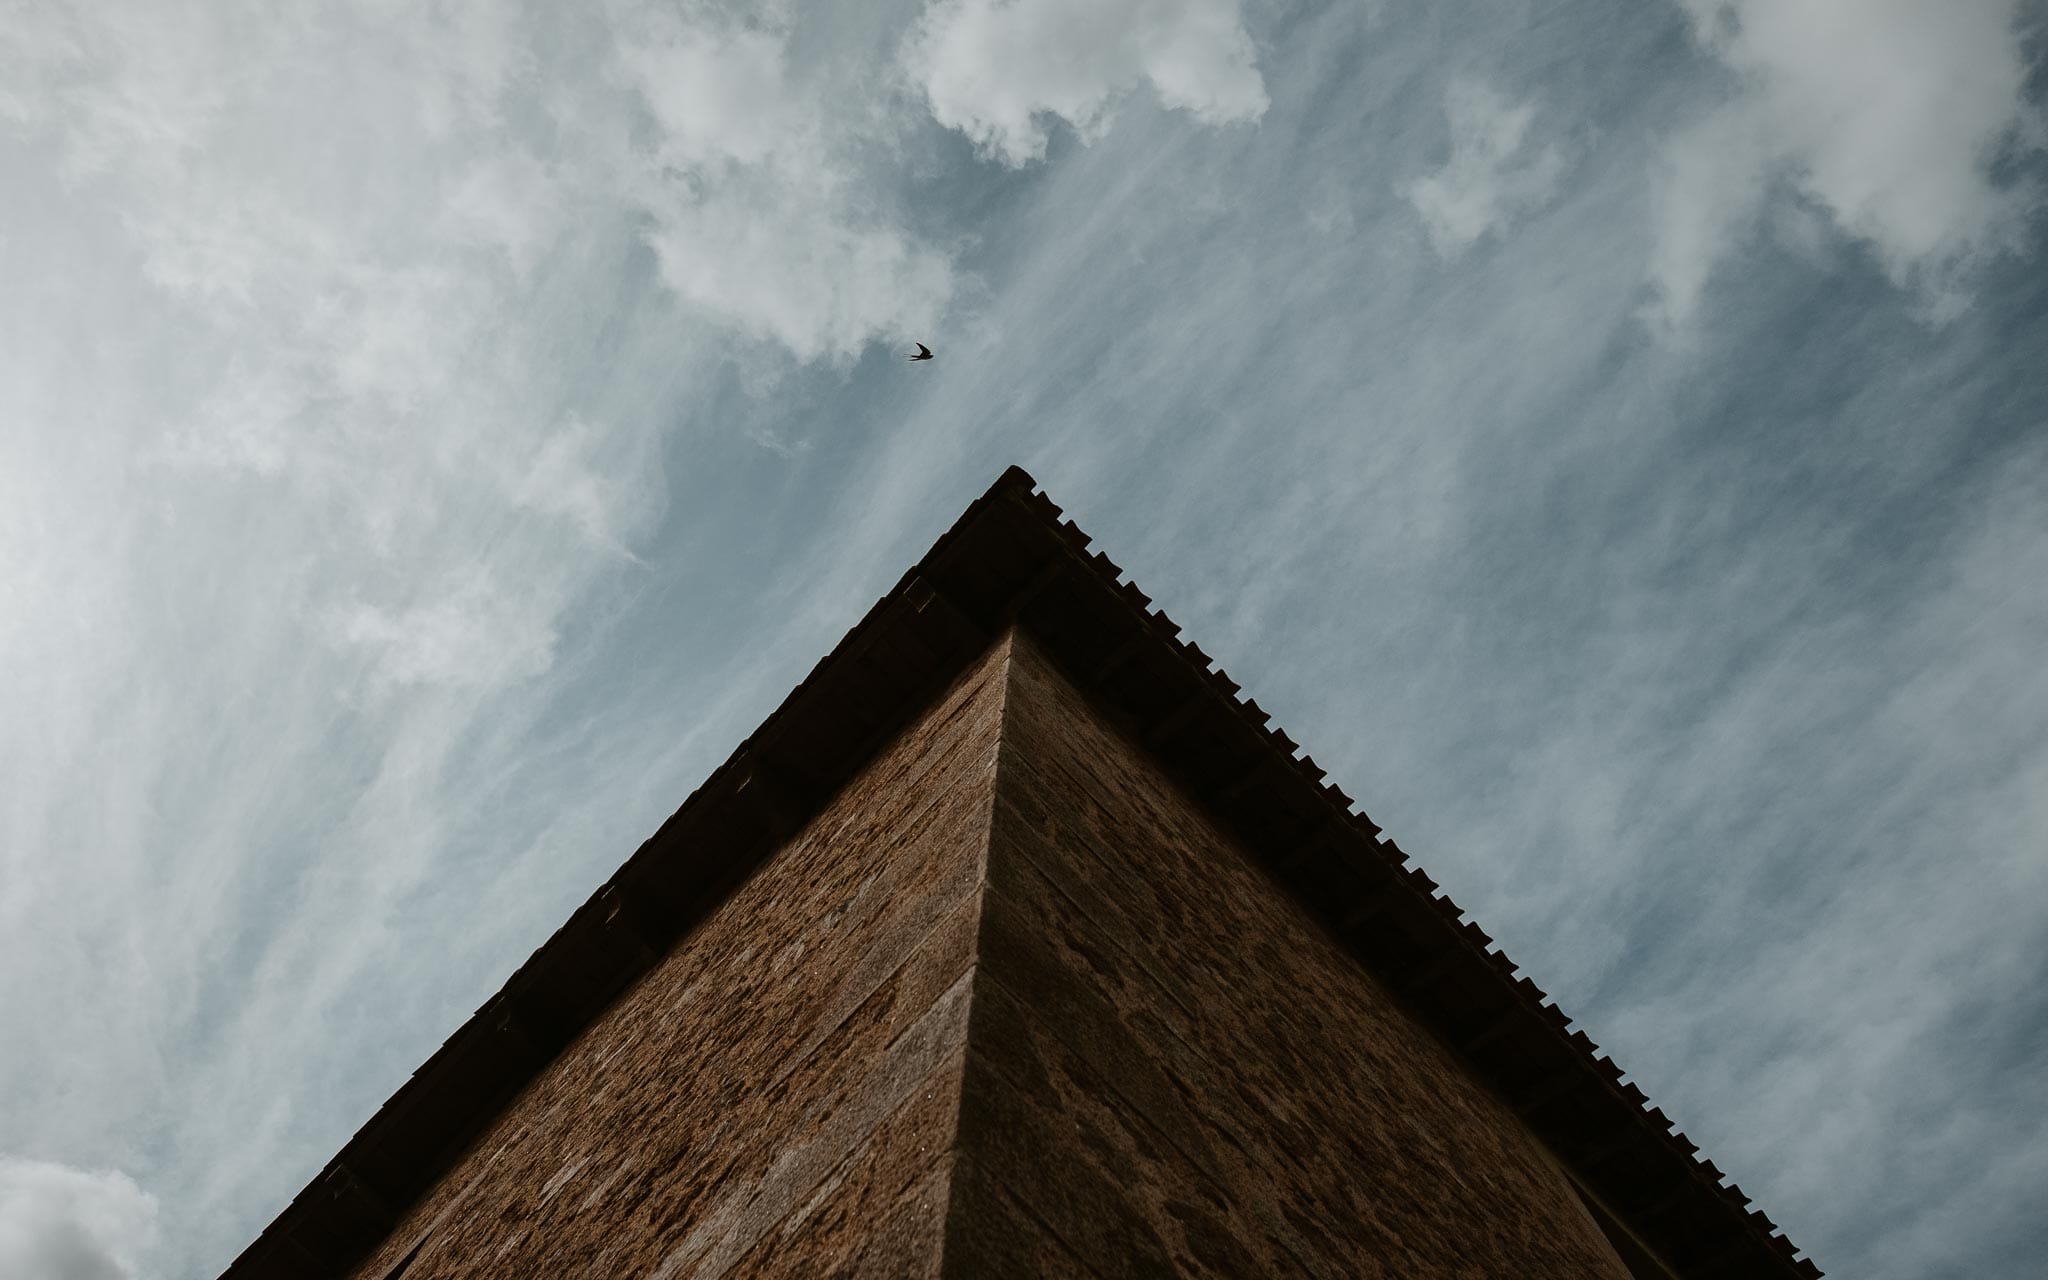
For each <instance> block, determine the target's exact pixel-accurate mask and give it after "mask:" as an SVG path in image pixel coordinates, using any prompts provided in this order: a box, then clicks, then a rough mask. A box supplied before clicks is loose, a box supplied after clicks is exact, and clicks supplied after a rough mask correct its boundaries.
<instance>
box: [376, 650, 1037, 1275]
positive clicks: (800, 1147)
mask: <svg viewBox="0 0 2048 1280" xmlns="http://www.w3.org/2000/svg"><path fill="white" fill-rule="evenodd" d="M1003 656H1004V655H1003V652H1002V651H1001V650H1000V649H999V650H998V651H997V652H995V653H992V654H991V655H989V657H988V658H987V659H986V660H984V661H983V662H981V663H980V664H979V665H978V666H977V667H976V668H975V669H973V670H971V671H970V672H969V673H968V674H967V676H965V677H964V678H963V679H962V680H961V681H960V682H959V683H958V684H956V685H955V687H954V688H953V689H952V690H951V691H950V692H949V693H948V694H947V695H945V696H944V697H943V698H941V699H940V701H939V703H938V704H937V705H936V706H935V707H934V708H932V709H931V710H930V711H929V712H927V713H926V714H925V715H924V716H923V717H922V718H921V719H920V720H919V721H918V722H917V723H916V724H914V725H913V726H912V727H911V728H910V729H909V730H908V731H907V732H906V733H905V734H904V736H903V737H902V738H900V739H899V740H898V741H897V742H896V743H895V744H894V745H893V746H891V747H889V748H888V749H887V750H885V751H884V753H883V754H882V756H881V757H880V758H879V759H877V760H876V761H875V762H874V763H873V764H872V765H871V766H870V767H869V768H868V769H866V770H865V771H864V772H863V773H862V774H861V775H860V776H859V777H858V778H857V779H856V780H855V781H854V782H853V783H852V784H851V785H850V786H849V787H848V788H847V789H846V790H845V791H844V792H842V793H841V795H840V796H839V797H838V798H837V799H835V800H834V801H833V802H832V803H831V804H829V805H828V806H827V807H826V808H825V810H824V811H823V812H822V813H820V814H819V815H818V816H817V817H816V818H815V819H813V820H812V821H811V822H810V823H808V824H807V826H806V827H805V829H804V830H803V832H801V833H800V834H799V835H798V836H797V837H796V838H795V839H794V840H793V841H792V842H791V843H790V845H789V846H788V847H786V848H784V849H783V850H781V851H780V852H778V853H777V854H776V855H775V857H774V858H772V859H771V860H770V861H769V862H768V864H767V865H766V866H765V867H763V868H762V870H761V871H759V872H758V873H757V874H756V875H755V876H754V877H753V878H752V879H751V880H749V881H748V882H747V883H746V884H745V885H743V886H742V887H741V888H740V889H739V891H738V892H737V893H736V894H735V895H734V896H733V897H732V898H731V899H730V900H729V901H728V902H726V903H725V904H724V905H723V906H721V907H720V908H719V910H718V911H717V912H715V913H714V914H713V916H712V917H711V918H710V919H709V920H708V921H706V922H705V923H704V925H702V926H701V927H700V928H699V929H698V930H696V931H695V932H694V933H693V934H691V935H690V936H689V937H687V938H685V939H684V940H683V942H682V943H680V944H679V945H678V946H677V947H676V948H675V949H674V951H672V952H671V953H670V954H669V955H668V956H667V957H666V958H664V959H663V960H662V961H661V962H660V963H659V964H658V965H657V966H656V967H655V968H654V969H653V970H652V971H651V972H650V973H648V974H647V975H646V977H644V978H643V979H642V980H641V981H640V982H639V983H638V984H637V985H636V986H635V987H634V988H633V989H632V990H631V991H629V992H628V993H627V994H626V995H625V996H624V997H622V998H621V999H620V1000H619V1002H618V1003H617V1004H615V1005H614V1006H613V1007H612V1009H611V1010H610V1011H608V1012H607V1013H606V1014H605V1015H604V1016H602V1017H601V1018H600V1019H599V1020H598V1021H597V1022H596V1023H594V1024H593V1025H592V1026H591V1027H589V1028H588V1029H587V1030H586V1031H585V1032H584V1033H583V1034H582V1035H581V1036H579V1037H578V1038H577V1039H576V1041H575V1042H574V1043H573V1044H572V1045H571V1046H570V1048H569V1049H568V1050H567V1051H566V1052H565V1053H564V1054H563V1055H562V1056H561V1057H560V1058H559V1059H557V1060H556V1061H555V1062H554V1063H553V1064H552V1065H551V1066H549V1067H548V1068H547V1069H546V1070H545V1071H544V1072H542V1073H541V1075H540V1076H539V1077H538V1078H537V1079H536V1080H535V1081H534V1082H533V1083H532V1084H531V1085H530V1086H528V1087H527V1089H526V1090H524V1091H523V1092H522V1093H521V1094H520V1096H519V1097H518V1098H517V1099H516V1100H515V1102H514V1103H513V1104H512V1106H511V1107H510V1108H509V1109H508V1110H507V1112H506V1113H505V1114H504V1115H503V1116H501V1117H500V1118H499V1120H498V1121H497V1122H496V1123H495V1124H493V1125H492V1126H491V1127H490V1128H489V1129H487V1130H486V1131H485V1133H484V1134H483V1136H482V1137H481V1138H480V1139H479V1140H478V1141H477V1142H476V1144H475V1145H474V1146H473V1147H472V1148H471V1150H470V1151H469V1153H468V1154H467V1155H466V1156H464V1157H463V1158H462V1159H461V1160H460V1161H459V1162H458V1163H457V1165H456V1167H455V1168H454V1169H453V1170H452V1171H451V1172H450V1173H449V1174H448V1176H447V1177H446V1178H444V1179H443V1180H442V1183H441V1184H440V1186H439V1187H438V1188H437V1189H436V1190H435V1191H434V1192H433V1193H432V1194H431V1195H430V1196H428V1197H427V1199H426V1200H424V1201H423V1202H422V1203H420V1204H419V1205H417V1206H416V1207H415V1208H414V1209H413V1210H412V1211H411V1212H409V1213H408V1214H407V1215H406V1216H405V1218H404V1220H403V1221H402V1222H401V1223H400V1225H399V1226H398V1228H397V1229H396V1230H395V1231H393V1233H392V1234H391V1236H390V1237H389V1238H388V1239H387V1240H386V1242H385V1244H384V1246H383V1247H382V1248H381V1249H379V1250H378V1251H377V1252H376V1253H375V1254H374V1255H373V1256H372V1257H371V1258H370V1259H369V1261H368V1262H366V1263H365V1264H364V1265H363V1266H361V1267H360V1268H358V1269H357V1270H356V1272H355V1273H354V1275H355V1276H356V1277H357V1278H358V1280H384V1278H385V1277H386V1276H388V1275H390V1274H391V1272H392V1270H393V1269H394V1268H395V1267H399V1266H401V1264H403V1275H404V1280H452V1278H454V1277H484V1276H488V1277H529V1276H530V1277H549V1278H551V1280H552V1278H553V1277H570V1276H582V1275H588V1276H605V1277H610V1276H636V1277H637V1276H661V1277H670V1276H674V1277H681V1276H689V1275H718V1274H728V1275H762V1274H777V1275H792V1276H794V1275H802V1276H822V1275H827V1274H830V1273H832V1272H833V1271H834V1270H835V1269H837V1268H840V1267H842V1266H854V1267H855V1268H856V1269H857V1270H860V1271H862V1272H864V1273H866V1274H873V1275H889V1276H910V1275H916V1274H930V1273H931V1272H932V1271H933V1269H934V1267H935V1266H936V1258H937V1252H938V1244H939V1236H938V1231H939V1227H940V1224H941V1222H942V1220H943V1216H944V1213H945V1207H946V1203H947V1174H948V1158H947V1153H948V1149H949V1146H950V1138H951V1134H952V1132H953V1129H954V1122H955V1108H956V1106H957V1103H958V1099H959V1092H960V1091H959V1080H960V1074H961V1064H962V1049H963V1045H964V1035H965V1029H966V1019H967V1009H968V996H969V990H970V985H971V981H970V975H971V972H972V964H973V944H974V927H975V922H976V915H977V910H978V898H979V890H980V884H981V880H982V876H983V857H982V855H983V850H984V849H985V847H986V846H985V837H986V831H987V825H988V815H989V805H990V801H991V794H990V788H991V784H992V780H993V770H994V752H995V745H996V730H997V720H998V716H999V714H1000V709H1001V695H1002V674H1003ZM415 1247H417V1249H418V1252H417V1253H416V1254H412V1253H411V1251H412V1250H413V1249H414V1248H415ZM409 1254H411V1261H410V1262H409V1263H406V1262H404V1259H406V1258H407V1256H408V1255H409Z"/></svg>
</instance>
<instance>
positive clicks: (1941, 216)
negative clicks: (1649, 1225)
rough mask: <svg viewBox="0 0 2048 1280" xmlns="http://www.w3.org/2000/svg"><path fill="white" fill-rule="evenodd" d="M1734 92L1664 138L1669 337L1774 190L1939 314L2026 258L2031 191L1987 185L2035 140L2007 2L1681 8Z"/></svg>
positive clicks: (1662, 304)
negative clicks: (1814, 212) (1858, 246)
mask: <svg viewBox="0 0 2048 1280" xmlns="http://www.w3.org/2000/svg"><path fill="white" fill-rule="evenodd" d="M1683 3H1684V4H1685V6H1686V9H1687V12H1688V13H1689V14H1690V16H1691V18H1692V21H1693V29H1694V32H1695V35H1696V36H1697V38H1698V40H1699V42H1700V43H1701V44H1702V45H1704V46H1705V47H1706V48H1707V49H1709V50H1711V51H1712V52H1713V53H1714V54H1715V55H1716V56H1717V57H1719V58H1720V59H1721V60H1722V62H1724V63H1725V64H1726V65H1727V66H1728V68H1729V69H1730V70H1732V71H1733V72H1734V73H1735V75H1736V77H1737V82H1738V85H1739V88H1738V91H1737V94H1736V96H1735V98H1734V99H1733V100H1732V101H1729V102H1727V103H1725V104H1724V105H1722V106H1721V107H1719V108H1718V109H1717V110H1716V111H1715V112H1714V113H1713V114H1712V115H1711V116H1709V117H1708V118H1707V119H1705V120H1704V121H1702V122H1700V123H1699V124H1697V125H1695V126H1693V127H1691V128H1689V129H1687V130H1685V131H1683V132H1682V133H1680V134H1679V135H1677V136H1676V137H1674V138H1673V139H1672V141H1671V143H1670V146H1669V150H1668V153H1667V156H1666V172H1665V175H1664V185H1663V191H1662V194H1661V200H1660V207H1661V213H1660V215H1659V225H1658V242H1657V247H1656V249H1655V251H1654V256H1653V262H1652V268H1651V278H1652V281H1653V283H1654V284H1655V285H1656V287H1657V289H1658V293H1659V307H1658V309H1657V312H1656V316H1657V318H1658V319H1660V320H1662V321H1663V322H1665V323H1666V324H1668V325H1677V324H1682V323H1683V322H1684V321H1685V320H1686V319H1687V318H1688V317H1689V316H1690V315H1691V314H1692V311H1693V309H1694V308H1695V307H1696V305H1697V304H1698V301H1699V296H1700V292H1701V289H1702V288H1703V287H1704V285H1705V282H1706V280H1707V279H1708V277H1709V275H1710V273H1711V272H1712V270H1713V268H1714V266H1715V264H1716V263H1717V262H1719V261H1720V260H1721V259H1722V258H1723V257H1724V256H1725V255H1726V254H1727V253H1728V252H1729V251H1730V250H1731V249H1732V248H1733V247H1734V246H1735V245H1736V244H1737V243H1738V242H1739V240H1740V239H1741V238H1742V237H1743V236H1744V235H1745V234H1746V233H1747V232H1748V231H1749V230H1750V229H1751V224H1752V219H1753V217H1754V215H1755V214H1756V212H1757V211H1758V209H1759V208H1761V207H1762V205H1763V203H1764V200H1765V198H1766V196H1767V195H1768V194H1769V192H1770V190H1771V187H1772V184H1773V183H1777V182H1782V183H1783V184H1785V187H1786V190H1787V194H1788V195H1789V196H1791V197H1793V198H1797V199H1801V200H1805V201H1809V202H1811V203H1812V204H1813V205H1815V206H1817V207H1818V208H1819V209H1821V210H1824V211H1825V212H1826V214H1827V216H1828V217H1829V218H1830V219H1831V220H1832V221H1833V223H1834V225H1835V226H1836V227H1837V228H1838V229H1839V230H1840V231H1841V232H1842V233H1843V234H1845V235H1847V236H1850V237H1852V238H1854V239H1856V240H1858V241H1861V242H1863V243H1865V244H1867V245H1868V246H1869V247H1870V249H1871V250H1872V251H1873V252H1874V253H1875V254H1876V255H1877V258H1878V260H1879V262H1880V263H1881V264H1882V265H1883V267H1884V270H1885V271H1886V273H1887V274H1888V275H1889V276H1890V277H1891V279H1892V280H1893V281H1894V282H1896V283H1898V284H1900V285H1902V286H1905V287H1909V288H1913V289H1916V290H1918V291H1920V292H1921V293H1922V294H1923V296H1924V297H1925V299H1926V300H1927V301H1928V302H1929V303H1931V304H1932V305H1933V306H1934V308H1935V311H1936V313H1937V314H1940V313H1944V312H1947V311H1950V310H1952V309H1953V308H1954V307H1955V306H1957V305H1959V302H1960V299H1961V297H1962V296H1963V290H1964V289H1966V287H1967V283H1968V279H1969V277H1970V275H1971V273H1972V272H1973V271H1974V270H1976V269H1977V268H1978V267H1980V266H1981V265H1982V263H1983V262H1984V261H1985V260H1986V259H1988V258H1990V257H1992V256H1995V255H1997V254H1999V253H2001V252H2006V251H2011V250H2015V249H2017V248H2019V247H2021V246H2022V245H2023V243H2024V241H2023V237H2024V233H2025V220H2026V218H2027V216H2028V214H2029V212H2030V211H2031V210H2032V209H2034V208H2037V207H2038V205H2039V201H2040V194H2041V193H2040V192H2039V190H2038V189H2036V188H2034V187H2032V186H2029V185H2025V184H2018V185H2014V184H2002V183H2000V182H1998V181H1996V180H1994V178H1993V176H1992V172H1991V169H1992V165H1993V162H1994V161H1995V159H1996V158H1997V157H1998V155H1999V154H2000V151H2001V149H2002V148H2007V147H2014V146H2017V147H2021V148H2040V147H2042V146H2043V145H2044V144H2048V132H2044V125H2043V121H2042V119H2041V116H2040V113H2039V111H2038V110H2037V109H2036V108H2034V107H2032V106H2030V105H2029V104H2028V103H2027V101H2026V98H2025V81H2026V65H2025V62H2024V60H2023V58H2022V57H2021V49H2020V39H2019V32H2018V29H2017V21H2018V15H2019V3H2018V0H1886V2H1885V3H1882V4H1872V3H1868V2H1867V0H1683Z"/></svg>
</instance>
